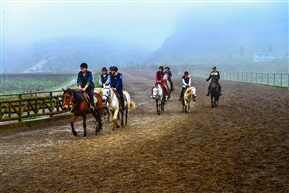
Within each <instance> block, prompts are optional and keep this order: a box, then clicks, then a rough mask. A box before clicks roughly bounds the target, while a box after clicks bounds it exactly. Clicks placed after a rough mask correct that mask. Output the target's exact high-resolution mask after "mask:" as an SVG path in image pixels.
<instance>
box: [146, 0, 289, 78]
mask: <svg viewBox="0 0 289 193" xmlns="http://www.w3.org/2000/svg"><path fill="white" fill-rule="evenodd" d="M287 5H288V4H284V3H283V4H282V3H267V4H264V3H263V4H224V6H221V7H220V6H218V7H217V6H215V5H214V4H210V5H207V7H206V9H198V7H196V8H195V9H194V8H192V9H190V10H188V11H187V12H184V13H183V14H182V15H181V16H180V17H179V20H178V23H177V27H176V30H175V33H174V34H172V35H171V36H170V37H168V38H167V39H166V41H165V42H164V43H163V44H162V46H161V47H160V48H159V49H158V50H156V51H155V52H154V53H153V55H152V56H151V57H149V58H148V59H147V60H146V61H145V64H146V65H152V64H156V65H165V64H167V65H177V64H187V65H195V66H198V68H200V69H203V68H206V69H208V67H209V66H212V65H218V66H222V67H224V68H225V69H227V70H243V71H249V70H257V69H254V54H256V53H265V54H271V55H272V56H273V57H275V59H274V60H273V61H271V62H263V65H264V66H269V68H268V69H267V70H269V71H270V70H273V71H281V72H282V71H283V72H284V70H285V72H286V73H287V72H288V7H287ZM204 10H206V11H204ZM257 66H258V67H260V66H262V65H260V62H259V64H258V65H257ZM270 66H271V67H270ZM272 68H273V69H272ZM209 69H210V68H209ZM260 70H264V69H259V71H260Z"/></svg>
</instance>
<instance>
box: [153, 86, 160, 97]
mask: <svg viewBox="0 0 289 193" xmlns="http://www.w3.org/2000/svg"><path fill="white" fill-rule="evenodd" d="M155 88H156V89H157V90H156V94H155V95H153V96H154V97H153V99H160V98H161V96H160V94H159V89H162V87H161V85H160V84H155V86H154V87H153V90H154V89H155ZM153 94H154V93H153Z"/></svg>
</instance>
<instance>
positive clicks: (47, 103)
mask: <svg viewBox="0 0 289 193" xmlns="http://www.w3.org/2000/svg"><path fill="white" fill-rule="evenodd" d="M60 92H61V93H60ZM62 93H63V91H51V92H37V93H29V94H15V95H0V106H1V109H0V122H7V121H18V122H21V121H24V120H27V119H33V118H37V117H40V116H41V117H42V116H48V117H52V116H53V115H57V114H61V113H65V112H67V110H66V109H62Z"/></svg>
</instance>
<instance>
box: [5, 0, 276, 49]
mask: <svg viewBox="0 0 289 193" xmlns="http://www.w3.org/2000/svg"><path fill="white" fill-rule="evenodd" d="M228 1H229V2H233V3H236V2H240V1H230V0H227V1H226V0H225V1H224V0H223V1H220V0H219V1H215V2H217V4H216V9H218V8H217V6H223V5H224V3H226V2H228ZM267 1H268V0H267ZM203 2H204V1H190V0H180V1H177V0H176V1H174V0H167V1H164V0H155V1H154V0H150V1H148V0H127V1H121V0H119V1H111V0H106V1H105V0H103V1H97V0H94V1H93V0H90V1H87V0H73V1H61V0H33V1H32V0H30V1H25V0H2V1H1V40H2V41H1V42H2V43H3V44H10V45H13V46H14V45H20V44H23V43H25V44H26V43H28V44H33V43H34V42H37V41H42V40H46V39H50V38H54V37H63V36H74V35H77V36H90V37H109V38H111V39H112V40H113V39H118V40H124V41H128V42H133V43H135V44H141V45H146V46H149V47H151V48H158V47H159V46H160V45H161V44H162V43H163V41H164V40H165V39H166V38H167V37H168V36H169V35H171V34H172V33H173V32H174V30H175V27H176V20H177V18H178V16H179V14H180V13H182V12H183V11H185V10H188V9H192V8H193V9H195V10H198V11H200V10H202V9H204V12H205V11H206V10H205V7H206V6H205V3H203ZM212 2H213V1H212V0H211V1H207V4H211V3H212ZM251 2H253V1H246V2H245V3H251ZM258 2H260V1H258ZM261 2H262V1H261ZM264 2H265V1H264ZM271 2H272V1H271Z"/></svg>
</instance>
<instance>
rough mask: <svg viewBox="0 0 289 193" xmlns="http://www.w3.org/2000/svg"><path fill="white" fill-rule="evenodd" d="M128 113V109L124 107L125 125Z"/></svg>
mask: <svg viewBox="0 0 289 193" xmlns="http://www.w3.org/2000/svg"><path fill="white" fill-rule="evenodd" d="M128 111H129V109H128V107H126V109H125V125H127V118H128Z"/></svg>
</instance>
